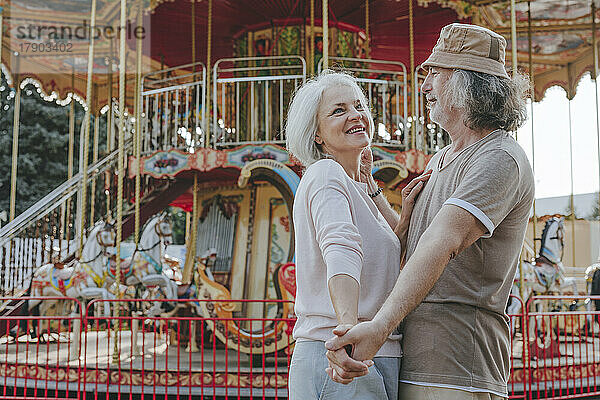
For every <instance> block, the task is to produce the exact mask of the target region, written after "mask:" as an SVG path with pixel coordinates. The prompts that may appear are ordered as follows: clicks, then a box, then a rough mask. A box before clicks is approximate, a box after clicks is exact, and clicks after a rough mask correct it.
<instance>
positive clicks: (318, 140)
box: [315, 132, 323, 144]
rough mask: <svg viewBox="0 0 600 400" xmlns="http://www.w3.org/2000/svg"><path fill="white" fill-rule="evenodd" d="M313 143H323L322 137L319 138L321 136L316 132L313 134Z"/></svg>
mask: <svg viewBox="0 0 600 400" xmlns="http://www.w3.org/2000/svg"><path fill="white" fill-rule="evenodd" d="M315 143H316V144H323V139H321V136H319V133H318V132H317V133H316V134H315Z"/></svg>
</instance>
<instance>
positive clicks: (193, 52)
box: [192, 1, 196, 72]
mask: <svg viewBox="0 0 600 400" xmlns="http://www.w3.org/2000/svg"><path fill="white" fill-rule="evenodd" d="M192 64H196V2H195V1H192ZM192 72H196V66H195V65H193V66H192Z"/></svg>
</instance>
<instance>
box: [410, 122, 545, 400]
mask: <svg viewBox="0 0 600 400" xmlns="http://www.w3.org/2000/svg"><path fill="white" fill-rule="evenodd" d="M447 151H448V147H446V148H444V149H443V150H441V151H440V152H438V153H437V154H436V155H435V156H433V157H432V159H431V160H430V162H429V166H428V168H431V169H432V170H433V172H432V175H431V178H430V179H429V181H428V182H427V184H426V186H425V187H424V188H423V191H422V192H421V194H420V195H419V198H418V199H417V202H416V204H415V207H414V210H413V214H412V218H411V222H410V228H409V231H408V240H407V254H406V256H407V259H409V258H410V256H411V255H412V254H413V253H414V251H415V247H416V246H417V242H418V241H419V238H420V237H421V235H422V234H423V232H425V230H426V229H427V227H429V225H430V224H431V221H432V220H433V218H434V217H435V216H436V214H437V213H438V211H439V210H440V209H441V208H442V206H447V207H452V206H458V207H461V208H463V209H465V210H467V211H469V212H470V213H471V214H473V215H474V216H475V217H476V218H477V219H478V220H479V221H481V223H482V224H483V225H484V226H485V227H486V228H487V232H486V234H485V235H484V236H482V237H481V238H479V239H478V240H477V241H476V242H475V243H474V244H472V245H471V246H470V247H468V248H467V249H465V250H464V251H462V252H461V253H460V254H459V255H458V256H457V257H456V258H454V259H453V260H451V261H450V262H449V263H448V265H447V266H446V268H445V269H444V272H443V273H442V275H441V277H440V279H439V280H438V281H437V282H436V284H435V285H434V286H433V289H432V290H431V292H430V293H429V294H428V295H427V296H426V297H425V299H424V300H423V302H422V303H421V304H420V305H419V306H418V307H417V308H416V309H415V310H414V311H413V312H412V313H410V314H409V315H408V316H407V317H406V318H405V320H404V322H403V324H402V326H403V332H404V342H403V346H402V347H403V349H404V359H403V361H402V371H401V374H400V380H401V381H403V382H410V383H420V384H429V385H432V386H436V385H437V386H448V387H456V388H461V389H466V390H470V391H488V392H493V393H496V394H498V395H502V396H507V379H508V373H509V359H510V357H509V356H510V353H509V352H510V338H509V328H508V318H507V316H506V314H505V308H506V303H507V300H508V296H509V293H510V290H511V285H512V283H513V278H514V276H515V272H516V267H517V263H518V257H519V252H520V250H521V246H522V243H523V238H524V236H525V229H526V227H527V221H528V218H529V211H530V209H531V205H532V202H533V197H534V180H533V173H532V171H531V167H530V165H529V161H528V160H527V157H526V155H525V152H524V151H523V149H522V148H521V147H520V146H519V144H518V143H517V142H516V141H515V140H514V139H513V138H512V137H511V136H510V135H509V134H508V133H507V132H505V131H502V130H498V131H494V132H492V133H491V134H489V135H487V136H486V137H484V138H482V139H481V140H479V141H478V142H476V143H473V144H472V145H470V146H468V147H466V148H465V149H463V150H462V151H461V152H460V153H459V154H458V155H457V156H456V158H454V159H452V160H445V162H444V164H443V165H441V163H442V160H443V157H444V154H445V153H446V152H447Z"/></svg>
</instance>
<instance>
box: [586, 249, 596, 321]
mask: <svg viewBox="0 0 600 400" xmlns="http://www.w3.org/2000/svg"><path fill="white" fill-rule="evenodd" d="M585 281H586V285H587V293H588V294H589V295H590V296H600V256H599V259H598V261H597V262H596V263H595V264H592V265H590V266H589V267H587V268H586V269H585ZM592 302H593V304H594V308H595V310H596V311H598V310H600V299H594V300H592ZM590 308H591V304H590Z"/></svg>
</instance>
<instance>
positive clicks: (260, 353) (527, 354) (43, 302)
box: [0, 296, 600, 400]
mask: <svg viewBox="0 0 600 400" xmlns="http://www.w3.org/2000/svg"><path fill="white" fill-rule="evenodd" d="M19 299H20V300H28V301H30V302H31V301H33V302H34V303H39V307H41V311H42V310H43V314H44V315H43V316H34V315H31V316H30V315H23V314H24V310H14V311H13V312H12V313H4V314H3V316H1V317H0V399H13V398H23V397H25V396H27V397H29V398H55V399H58V398H60V399H67V398H84V397H85V396H86V393H87V394H90V393H95V395H94V398H107V399H108V398H121V397H123V398H125V397H126V398H129V396H130V394H140V393H145V394H148V395H152V396H159V395H160V396H162V397H165V396H167V397H169V398H176V399H185V398H190V399H191V398H197V396H203V397H202V398H213V399H215V398H222V397H225V396H228V397H230V398H252V397H257V398H286V397H287V378H288V371H289V367H290V360H291V355H292V352H293V344H294V341H293V339H292V336H291V335H292V328H293V324H294V322H295V320H294V319H293V318H289V317H288V314H287V313H288V312H289V310H290V308H289V307H288V308H287V311H285V312H283V313H276V315H272V314H270V317H268V318H254V317H248V316H243V315H241V314H240V313H235V312H233V311H232V310H234V309H239V307H234V303H235V302H248V303H252V302H258V303H261V304H263V303H264V304H266V303H265V302H268V301H265V300H255V301H253V300H232V301H212V300H177V301H171V300H162V301H161V304H163V303H164V304H163V305H165V306H167V307H166V308H165V310H164V311H165V313H166V314H165V315H162V316H159V317H152V316H149V313H148V308H149V307H150V306H151V305H153V302H152V301H148V300H144V301H141V300H135V299H124V300H107V301H104V300H94V301H92V302H90V303H88V305H87V307H84V308H83V313H81V311H82V305H81V304H80V303H79V302H78V301H77V300H75V299H70V298H62V299H61V303H60V304H59V303H58V302H57V300H58V298H37V299H36V298H17V299H14V300H19ZM1 300H7V299H1ZM8 300H10V299H8ZM511 301H517V302H518V303H519V305H520V307H517V308H519V310H518V311H516V312H513V313H512V314H509V326H510V332H511V333H510V337H511V354H510V357H509V360H508V361H509V364H510V375H509V380H508V392H509V398H511V399H526V400H530V399H537V398H544V399H567V398H583V397H587V396H589V395H600V312H599V311H592V310H591V308H592V304H593V302H594V301H600V296H596V297H593V296H592V297H585V296H535V297H532V298H531V299H530V300H529V301H528V302H527V304H526V306H523V303H522V302H521V301H520V299H518V298H517V297H512V300H511ZM279 303H281V304H284V303H285V304H287V303H289V302H279ZM106 304H109V305H110V308H111V311H112V312H111V316H110V317H107V316H106V314H103V313H102V311H103V310H104V305H106ZM200 305H203V307H204V308H203V310H204V311H201V312H204V313H206V312H210V310H213V311H214V313H212V314H210V315H208V316H207V315H203V316H197V315H198V314H197V312H198V311H197V310H199V306H200ZM287 305H288V306H290V305H291V303H290V304H287ZM174 307H177V308H178V309H179V311H178V312H177V316H168V315H172V314H173V315H174V313H175V310H174ZM200 308H202V307H200ZM207 310H208V311H207ZM215 310H218V311H215ZM227 310H230V311H229V314H227V312H228V311H227ZM19 311H20V312H19ZM186 314H187V315H189V316H183V315H186ZM277 327H280V328H282V329H279V330H277ZM273 331H276V332H278V335H279V336H278V339H277V340H279V344H278V346H276V347H274V346H273V340H274V339H273V338H274V336H273V335H272V333H273ZM244 347H245V349H246V350H243V348H244ZM171 396H172V397H171Z"/></svg>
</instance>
